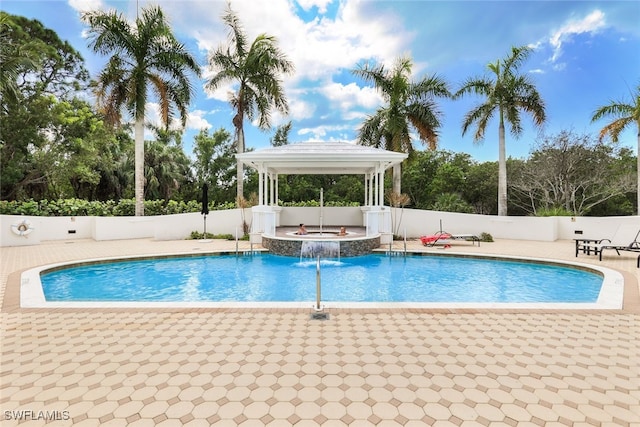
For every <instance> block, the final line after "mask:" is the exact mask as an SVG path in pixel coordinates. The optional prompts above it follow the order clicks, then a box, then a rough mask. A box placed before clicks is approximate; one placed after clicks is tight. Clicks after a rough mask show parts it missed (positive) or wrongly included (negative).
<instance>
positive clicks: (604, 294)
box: [3, 250, 637, 311]
mask: <svg viewBox="0 0 640 427" xmlns="http://www.w3.org/2000/svg"><path fill="white" fill-rule="evenodd" d="M244 252H246V251H243V254H244ZM254 252H257V251H254ZM259 252H265V251H264V250H261V251H259ZM409 253H411V255H412V256H413V255H415V256H448V257H469V258H482V259H496V260H507V261H520V262H534V263H544V264H551V265H559V266H569V267H574V268H579V269H583V270H587V271H593V272H596V273H598V274H601V275H602V276H603V284H602V288H601V290H600V294H599V296H598V300H597V302H595V303H451V302H447V303H435V302H424V303H419V302H394V303H383V302H367V303H363V302H333V301H328V302H324V303H322V304H321V308H322V309H323V310H334V309H336V310H407V309H409V310H420V311H422V310H436V311H441V310H445V311H452V310H453V311H455V310H465V311H466V310H474V311H475V310H523V311H530V310H543V311H547V310H548V311H557V310H570V311H573V310H589V311H591V310H595V311H601V310H615V311H620V310H623V309H624V308H625V305H626V304H625V300H626V299H627V294H629V296H630V292H631V290H627V289H626V288H627V287H629V288H631V286H629V285H628V282H629V281H630V280H629V278H627V279H626V280H625V275H624V274H623V273H622V272H619V271H617V270H614V269H611V268H608V267H601V266H596V265H592V264H584V263H579V262H569V261H558V260H550V259H544V258H535V257H522V256H509V255H495V254H476V253H473V254H471V253H464V252H455V253H447V254H444V253H432V252H428V253H427V252H420V251H410V252H409ZM212 255H213V256H223V255H236V252H233V251H210V252H205V253H197V254H194V253H193V252H184V253H180V252H177V253H173V254H166V253H163V254H147V255H135V256H118V257H104V258H96V259H85V260H76V261H67V262H60V263H53V264H47V265H42V266H38V267H34V268H29V269H26V270H22V271H20V272H16V273H18V274H19V277H18V283H19V286H16V287H17V288H18V289H17V290H18V293H19V295H17V297H18V298H17V299H18V301H16V305H17V306H18V307H16V308H17V309H56V310H57V309H137V310H140V309H214V310H229V309H262V310H273V309H278V310H300V309H306V310H311V311H313V310H315V306H316V303H315V301H302V302H213V301H200V302H122V301H119V302H115V301H114V302H112V301H73V302H53V301H50V302H48V301H46V300H45V298H44V292H43V290H42V285H41V282H40V273H41V272H43V271H47V270H55V269H59V268H64V267H67V266H77V265H85V264H91V263H101V262H102V263H103V262H114V261H121V260H144V259H156V258H171V257H185V256H212ZM242 256H243V255H242ZM8 282H9V281H8ZM8 289H9V283H7V289H6V290H7V291H8ZM7 297H8V295H7V294H5V301H3V303H5V304H4V305H3V309H4V308H7V307H5V305H6V303H7V301H6V299H7ZM636 297H637V296H636ZM631 306H632V307H635V306H636V305H634V304H631Z"/></svg>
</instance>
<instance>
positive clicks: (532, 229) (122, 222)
mask: <svg viewBox="0 0 640 427" xmlns="http://www.w3.org/2000/svg"><path fill="white" fill-rule="evenodd" d="M387 209H389V208H387ZM391 211H392V225H393V230H394V232H395V233H396V234H397V235H399V236H404V235H405V233H406V236H407V237H408V238H416V237H420V236H421V235H425V234H432V233H434V232H436V231H439V230H440V224H442V230H443V231H446V232H449V233H453V234H467V233H469V234H476V235H478V234H480V233H483V232H484V233H489V234H491V235H492V236H493V238H494V239H515V240H541V241H555V240H566V239H573V238H579V237H585V238H596V239H602V238H610V237H611V236H612V235H613V234H614V233H615V231H616V230H617V228H618V227H619V226H620V225H622V224H632V225H637V226H638V228H639V229H640V217H639V216H625V217H575V218H572V217H545V218H538V217H511V216H510V217H498V216H490V215H473V214H460V213H452V212H437V211H424V210H416V209H391ZM251 218H252V214H251V209H245V220H246V221H247V223H250V222H251ZM25 219H27V220H29V221H30V222H31V223H32V225H33V231H32V232H31V233H30V234H29V235H28V236H26V237H25V236H17V235H16V234H14V233H13V232H12V231H11V225H13V224H17V223H19V222H21V221H22V220H25ZM319 221H320V208H318V207H311V208H282V210H281V212H280V222H279V224H280V225H291V226H295V225H297V224H299V223H305V224H309V225H319V223H320V222H319ZM323 225H326V226H341V225H345V226H363V225H364V223H363V213H362V210H361V209H360V208H359V207H356V208H354V207H345V208H334V207H331V208H327V207H325V208H323ZM192 231H199V232H203V231H204V217H203V215H201V214H199V213H189V214H178V215H165V216H148V217H81V216H79V217H28V216H14V215H0V246H26V245H37V244H39V243H41V242H44V241H55V240H75V239H94V240H117V239H141V238H151V239H155V240H177V239H186V238H188V237H189V234H191V232H192ZM207 232H209V233H213V234H231V235H235V234H236V233H238V235H240V236H241V235H242V215H241V210H240V209H231V210H224V211H211V212H210V213H209V215H207ZM580 233H581V234H580Z"/></svg>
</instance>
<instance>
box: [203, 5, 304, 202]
mask: <svg viewBox="0 0 640 427" xmlns="http://www.w3.org/2000/svg"><path fill="white" fill-rule="evenodd" d="M222 19H223V21H224V22H225V24H227V25H228V26H229V43H228V44H227V45H226V46H219V47H218V48H217V49H216V50H215V51H213V52H211V53H210V55H209V65H210V66H211V69H212V70H213V72H214V75H213V77H211V79H210V80H209V82H208V83H207V88H208V89H210V90H212V91H213V90H216V89H217V88H218V87H220V86H221V85H222V84H224V83H229V82H233V83H236V84H237V85H238V86H237V90H236V92H234V93H233V94H231V96H230V100H229V103H230V104H231V107H232V108H233V109H234V110H235V115H234V117H233V127H234V129H235V142H236V152H237V153H238V154H240V153H243V152H244V150H245V142H244V129H243V123H244V119H245V117H246V118H248V119H249V120H254V119H255V118H256V117H257V119H258V126H259V127H260V129H263V130H266V129H269V128H270V127H271V112H272V111H273V110H274V109H275V110H277V111H280V112H281V113H283V114H287V113H288V110H289V106H288V104H287V99H286V97H285V94H284V87H283V84H282V80H281V79H280V75H281V74H289V73H292V72H293V70H294V67H293V64H292V63H291V62H289V61H288V60H287V59H286V57H285V55H284V54H283V53H282V52H281V51H280V49H279V48H278V46H277V40H276V38H275V37H273V36H268V35H266V34H260V35H259V36H257V37H256V39H255V40H254V41H253V43H251V45H249V44H248V40H247V36H246V34H245V32H244V29H243V28H242V25H241V23H240V20H239V19H238V17H237V16H236V15H235V14H234V12H233V11H232V10H231V8H230V7H228V8H227V11H226V13H225V15H224V16H223V17H222ZM243 176H244V168H243V166H242V163H240V162H238V164H237V198H238V199H240V198H242V197H243Z"/></svg>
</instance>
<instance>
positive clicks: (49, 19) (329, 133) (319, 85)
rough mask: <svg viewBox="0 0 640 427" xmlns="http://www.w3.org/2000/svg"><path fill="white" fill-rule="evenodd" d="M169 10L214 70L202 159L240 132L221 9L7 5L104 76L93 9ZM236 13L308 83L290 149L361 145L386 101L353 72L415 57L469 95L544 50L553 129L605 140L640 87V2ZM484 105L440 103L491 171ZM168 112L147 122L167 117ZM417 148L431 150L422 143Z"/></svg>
mask: <svg viewBox="0 0 640 427" xmlns="http://www.w3.org/2000/svg"><path fill="white" fill-rule="evenodd" d="M150 3H153V4H159V5H160V6H161V7H162V8H163V10H164V11H165V13H166V14H167V16H168V17H169V20H170V22H171V24H172V26H173V28H174V31H175V33H176V35H177V37H178V38H179V39H180V41H182V42H183V43H185V44H186V46H187V47H188V48H189V49H190V51H191V52H192V53H193V54H194V56H195V57H196V58H197V59H198V61H199V62H200V63H201V64H202V67H203V76H204V78H203V80H202V81H199V82H197V85H196V86H197V96H196V99H195V102H194V103H193V104H192V105H191V107H190V112H189V120H188V124H187V130H186V132H185V135H184V138H183V143H184V146H185V150H186V151H187V153H188V154H191V147H192V141H193V136H194V135H195V134H196V133H197V132H198V131H199V130H200V129H201V128H209V129H211V130H212V131H213V130H216V129H219V128H221V127H224V128H226V129H227V130H229V131H232V125H231V117H232V112H231V110H230V107H229V106H228V102H227V99H228V97H227V94H228V91H229V90H232V89H233V88H232V87H225V88H221V89H220V90H218V91H216V92H215V93H207V92H206V91H205V90H204V82H205V80H204V79H206V76H207V69H206V64H207V53H208V52H209V51H210V50H211V49H214V48H216V47H217V46H219V45H220V44H222V43H224V42H225V41H226V33H227V29H226V28H225V27H224V25H223V24H222V20H221V18H220V17H221V15H222V14H223V12H224V9H225V7H226V4H227V2H226V1H219V0H160V1H155V2H149V1H147V0H138V1H136V0H0V9H1V10H3V11H6V12H8V13H12V14H16V15H22V16H25V17H28V18H31V19H38V20H40V21H41V22H42V23H43V24H44V25H45V26H47V27H49V28H51V29H53V30H55V31H56V32H57V33H58V35H59V36H60V37H61V38H62V39H64V40H68V41H69V42H70V43H71V44H72V45H73V46H74V47H75V48H76V49H77V50H79V51H80V52H81V53H82V55H83V56H84V58H85V60H86V65H87V68H88V69H89V71H90V72H91V74H92V76H95V75H96V74H97V72H98V71H99V70H100V68H101V67H102V66H103V65H104V63H105V62H106V58H104V57H100V56H97V55H95V54H93V53H92V52H91V51H90V50H89V49H88V47H87V40H86V39H85V38H83V30H84V29H85V27H84V25H83V23H82V22H81V21H80V13H81V12H82V11H87V10H94V9H102V10H108V9H112V8H115V9H117V10H119V11H121V12H123V13H124V14H125V15H126V16H127V17H129V18H130V19H134V18H135V13H136V7H137V6H139V7H140V8H142V7H145V6H146V5H148V4H150ZM231 5H232V8H233V9H234V10H235V12H236V13H237V15H238V16H239V18H240V20H241V21H242V23H243V25H244V27H245V30H246V32H247V34H248V35H249V37H250V39H251V40H252V39H253V38H255V36H257V35H258V34H260V33H267V34H270V35H274V36H276V37H277V38H278V41H279V45H280V47H281V49H282V50H283V51H284V52H285V54H286V55H287V56H288V58H289V59H290V60H291V61H293V63H294V64H295V67H296V73H295V74H294V75H292V76H289V77H287V78H285V88H286V93H287V97H288V99H289V106H290V114H289V116H288V117H280V116H279V115H275V116H274V124H281V123H285V122H287V121H289V120H291V121H292V122H293V129H292V132H291V134H290V137H289V139H290V142H300V141H308V140H314V141H349V142H354V141H355V139H356V136H357V130H358V127H359V125H360V124H361V123H362V121H363V120H364V119H365V118H366V116H367V115H368V114H371V113H373V112H374V111H375V110H376V108H377V107H378V106H379V105H380V103H381V98H380V96H379V94H377V93H376V91H375V90H373V88H371V87H369V86H367V84H365V83H364V82H362V81H359V80H358V79H356V78H355V77H354V76H353V75H352V74H351V70H352V69H354V68H355V67H356V66H357V64H359V63H362V62H363V61H375V62H378V63H384V64H389V65H390V64H392V63H393V61H394V60H395V59H396V58H397V57H399V56H401V55H409V56H410V57H411V58H412V59H413V61H414V74H415V78H416V79H418V78H420V77H422V76H426V75H431V74H438V75H439V76H440V77H442V78H444V79H445V80H446V81H448V82H449V84H450V85H451V89H452V90H456V89H457V87H458V86H459V85H460V84H461V82H462V81H463V80H464V79H465V78H467V77H471V76H482V75H484V74H485V73H486V65H487V64H488V63H489V62H494V61H495V60H497V59H499V58H501V57H504V56H505V55H506V54H507V53H508V52H509V51H510V48H511V46H520V45H529V46H532V47H534V52H533V54H532V55H531V56H530V58H529V60H528V61H527V62H526V63H525V64H524V66H523V67H522V72H526V73H530V74H531V77H532V78H533V80H534V81H535V83H536V86H537V88H538V90H539V92H540V94H541V96H542V98H543V99H544V101H545V103H546V108H547V117H548V120H547V124H546V125H545V127H544V132H545V134H547V135H553V134H556V133H558V132H559V131H561V130H573V131H574V132H576V133H593V134H596V133H597V131H598V130H599V129H600V128H601V127H602V125H604V124H605V123H606V122H605V121H603V122H598V123H596V124H592V123H591V120H590V119H591V115H592V113H593V111H594V110H595V109H596V108H597V107H599V106H601V105H604V104H608V103H609V102H610V101H611V100H627V101H631V91H632V90H633V88H634V87H636V86H637V85H638V83H640V25H639V24H638V23H639V22H640V2H637V1H471V0H470V1H456V0H450V1H420V0H413V1H402V0H396V1H386V0H340V1H337V0H333V1H332V0H300V1H288V0H269V1H255V0H232V1H231ZM478 101H479V100H478V99H475V98H473V97H469V98H465V99H463V100H457V101H450V100H440V101H439V105H440V107H441V110H442V112H443V113H444V122H443V127H442V128H441V129H440V140H439V147H440V148H442V149H446V150H451V151H454V152H466V153H469V154H470V155H471V156H472V157H473V158H474V159H476V160H478V161H494V160H497V157H498V149H497V136H498V129H497V123H490V124H489V127H488V128H487V132H486V136H485V140H484V142H482V143H481V144H474V142H473V138H472V135H473V132H469V134H468V135H466V136H464V137H463V136H462V135H461V122H462V119H463V116H464V114H465V112H467V111H468V110H469V109H471V108H472V107H473V106H474V105H476V104H477V102H478ZM156 111H157V109H156V108H155V105H154V104H153V102H152V103H150V105H148V109H147V114H148V116H149V117H150V118H151V119H153V118H154V117H157V114H156ZM523 123H524V133H523V134H522V135H521V137H520V138H519V139H517V140H516V139H514V138H513V137H512V136H511V135H509V134H507V155H508V156H512V157H516V158H523V157H526V156H527V155H528V153H529V152H530V151H531V149H532V147H534V144H535V141H536V139H537V137H538V131H537V130H536V129H534V127H533V125H532V123H531V120H530V119H529V117H528V116H525V118H524V121H523ZM245 133H246V138H247V146H248V147H253V148H256V149H259V148H263V147H266V146H268V145H269V138H270V137H271V136H273V131H268V132H262V131H259V130H257V128H256V127H255V126H252V125H251V124H250V123H246V124H245ZM621 139H622V144H623V145H625V146H628V147H630V148H631V149H632V150H633V151H634V153H635V152H636V151H637V148H636V147H637V140H636V129H628V130H627V131H625V132H624V133H623V134H622V138H621ZM414 145H415V147H416V148H417V149H422V148H423V146H422V145H421V143H420V142H419V141H417V139H416V141H415V142H414Z"/></svg>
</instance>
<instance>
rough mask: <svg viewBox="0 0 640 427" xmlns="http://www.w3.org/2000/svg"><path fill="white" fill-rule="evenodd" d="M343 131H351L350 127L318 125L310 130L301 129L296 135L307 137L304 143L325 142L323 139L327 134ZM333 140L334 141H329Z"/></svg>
mask: <svg viewBox="0 0 640 427" xmlns="http://www.w3.org/2000/svg"><path fill="white" fill-rule="evenodd" d="M343 130H352V128H351V127H350V126H345V125H334V126H329V125H320V126H315V127H311V128H302V129H300V130H299V131H298V135H301V136H307V135H308V136H307V137H306V139H305V140H306V141H325V139H324V137H326V136H327V134H329V133H333V132H339V131H343ZM330 140H335V139H333V138H332V139H330Z"/></svg>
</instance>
